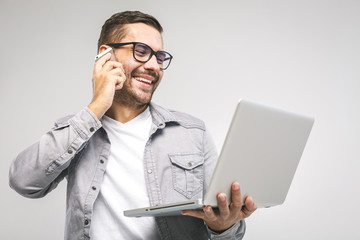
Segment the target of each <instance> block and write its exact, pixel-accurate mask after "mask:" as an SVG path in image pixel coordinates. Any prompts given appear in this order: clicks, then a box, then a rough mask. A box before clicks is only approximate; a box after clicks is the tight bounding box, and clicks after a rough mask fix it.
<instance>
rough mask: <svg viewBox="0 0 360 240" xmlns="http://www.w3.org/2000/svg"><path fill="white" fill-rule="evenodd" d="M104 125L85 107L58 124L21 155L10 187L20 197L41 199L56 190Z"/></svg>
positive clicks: (11, 174)
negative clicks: (77, 155)
mask: <svg viewBox="0 0 360 240" xmlns="http://www.w3.org/2000/svg"><path fill="white" fill-rule="evenodd" d="M100 127H101V122H100V121H99V120H98V119H97V118H96V116H95V115H94V114H93V113H92V112H91V110H90V109H88V108H85V109H83V110H81V111H80V112H79V113H77V114H76V115H74V116H72V117H65V118H63V119H61V120H58V121H57V122H56V123H55V126H54V128H52V129H51V130H50V131H49V132H47V133H46V134H44V135H43V136H42V137H41V138H40V140H39V141H38V142H36V143H34V144H33V145H31V146H30V147H28V148H26V149H25V150H23V151H22V152H20V153H19V154H18V156H17V157H16V158H15V159H14V160H13V162H12V164H11V166H10V170H9V184H10V187H11V188H13V189H14V190H15V191H16V192H18V193H19V194H21V195H23V196H25V197H29V198H40V197H43V196H45V195H46V194H47V193H49V192H50V191H51V190H53V189H54V188H56V186H57V185H58V184H59V182H60V181H62V180H63V179H64V177H66V175H67V171H66V169H67V167H68V166H69V165H70V163H71V160H72V159H73V158H74V156H75V155H76V154H77V153H79V152H80V151H81V150H82V149H83V148H84V146H85V145H86V143H87V141H88V140H89V139H90V137H91V136H92V135H93V134H94V133H95V132H96V131H97V130H98V129H99V128H100Z"/></svg>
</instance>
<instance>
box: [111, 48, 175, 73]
mask: <svg viewBox="0 0 360 240" xmlns="http://www.w3.org/2000/svg"><path fill="white" fill-rule="evenodd" d="M130 44H132V45H133V56H134V58H135V60H136V61H139V62H142V63H146V62H147V61H149V60H150V59H151V57H152V56H153V55H155V57H156V60H157V63H158V64H159V66H160V69H161V70H165V69H167V68H168V67H169V65H170V62H171V59H172V58H173V56H171V54H170V53H168V52H165V51H157V52H155V51H154V50H152V48H151V47H149V46H148V45H146V44H145V43H142V42H126V43H108V44H106V45H108V46H110V47H113V48H119V47H121V46H125V45H130Z"/></svg>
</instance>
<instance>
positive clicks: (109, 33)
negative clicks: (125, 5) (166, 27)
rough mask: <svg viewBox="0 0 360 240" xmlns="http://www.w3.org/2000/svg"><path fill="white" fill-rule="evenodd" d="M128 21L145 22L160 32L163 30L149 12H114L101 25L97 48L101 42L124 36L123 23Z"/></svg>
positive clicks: (112, 40)
mask: <svg viewBox="0 0 360 240" xmlns="http://www.w3.org/2000/svg"><path fill="white" fill-rule="evenodd" d="M130 23H145V24H147V25H149V26H152V27H154V28H155V29H157V30H158V31H159V32H160V33H162V31H163V29H162V27H161V25H160V23H159V22H158V20H156V19H155V18H154V17H153V16H151V15H149V14H145V13H142V12H140V11H125V12H119V13H115V14H114V15H112V16H111V17H110V18H109V19H108V20H106V22H105V23H104V25H103V26H102V29H101V33H100V37H99V41H98V50H99V48H100V46H101V45H103V44H106V43H111V42H114V41H119V40H121V39H122V38H124V37H125V34H126V32H125V24H130Z"/></svg>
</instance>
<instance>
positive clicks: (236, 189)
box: [230, 182, 243, 211]
mask: <svg viewBox="0 0 360 240" xmlns="http://www.w3.org/2000/svg"><path fill="white" fill-rule="evenodd" d="M242 205H243V203H242V197H241V190H240V184H239V183H237V182H234V183H233V184H232V185H231V204H230V209H231V210H235V211H239V210H240V209H241V208H242Z"/></svg>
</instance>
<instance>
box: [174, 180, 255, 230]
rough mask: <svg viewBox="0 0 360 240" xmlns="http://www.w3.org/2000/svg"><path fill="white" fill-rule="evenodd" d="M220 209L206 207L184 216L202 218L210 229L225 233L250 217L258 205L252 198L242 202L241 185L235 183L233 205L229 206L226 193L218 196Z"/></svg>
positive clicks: (186, 211)
mask: <svg viewBox="0 0 360 240" xmlns="http://www.w3.org/2000/svg"><path fill="white" fill-rule="evenodd" d="M217 202H218V209H212V207H211V206H204V208H203V209H202V210H183V211H182V212H181V213H182V215H186V216H192V217H196V218H201V219H202V220H204V221H205V223H206V224H207V225H208V227H209V228H210V229H211V230H213V231H215V232H223V231H226V230H227V229H229V228H230V227H231V226H233V225H234V224H235V223H237V222H238V221H240V220H242V219H245V218H247V217H249V216H250V215H251V214H252V213H253V212H254V211H255V210H256V209H257V205H256V203H255V202H254V201H253V199H252V197H250V196H249V197H246V198H245V204H243V202H242V197H241V191H240V184H239V183H237V182H234V183H233V184H232V185H231V203H230V205H228V204H227V202H228V201H227V196H226V194H224V193H219V194H218V195H217Z"/></svg>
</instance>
